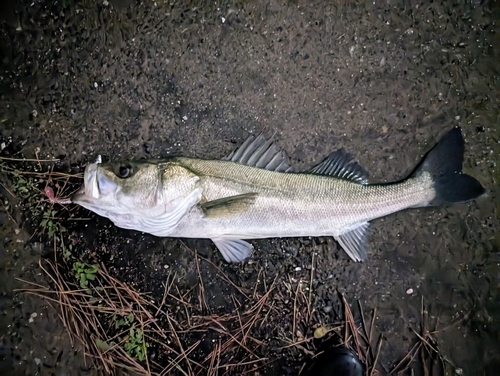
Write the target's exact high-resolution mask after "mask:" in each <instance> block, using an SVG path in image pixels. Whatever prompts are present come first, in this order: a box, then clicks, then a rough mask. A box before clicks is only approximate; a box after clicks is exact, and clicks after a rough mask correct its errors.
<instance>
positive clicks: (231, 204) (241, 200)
mask: <svg viewBox="0 0 500 376" xmlns="http://www.w3.org/2000/svg"><path fill="white" fill-rule="evenodd" d="M256 197H257V193H254V192H250V193H244V194H241V195H236V196H229V197H222V198H219V199H217V200H212V201H208V202H205V203H204V204H201V205H200V207H201V210H202V211H203V214H205V217H211V218H214V217H225V216H228V215H232V214H240V213H243V212H245V211H247V210H248V209H249V208H250V206H252V205H253V203H254V202H255V198H256Z"/></svg>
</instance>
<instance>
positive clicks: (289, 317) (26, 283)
mask: <svg viewBox="0 0 500 376" xmlns="http://www.w3.org/2000/svg"><path fill="white" fill-rule="evenodd" d="M5 4H7V5H6V8H5V11H4V12H0V57H1V60H0V183H1V185H0V199H1V200H0V201H1V204H0V235H1V236H0V307H1V310H0V338H1V341H0V373H2V372H3V373H5V374H13V375H24V374H29V375H34V374H56V375H63V374H65V375H68V374H75V375H96V374H106V373H107V374H112V373H116V374H119V373H122V374H127V373H130V372H131V370H135V372H137V373H148V372H150V373H151V374H154V373H156V374H162V372H163V374H168V373H170V374H181V375H184V374H200V373H201V374H214V375H215V374H218V375H222V374H245V373H246V374H269V375H297V374H299V373H303V372H304V370H305V368H306V367H307V365H309V364H310V363H311V362H312V361H313V359H315V357H316V356H318V354H320V353H321V352H322V351H323V350H326V349H327V348H328V347H329V346H335V345H339V344H344V345H346V346H348V347H350V348H352V349H353V350H354V351H355V352H357V354H358V355H359V356H360V358H361V359H362V360H363V361H366V363H367V369H366V372H367V374H369V375H376V374H380V375H385V374H390V373H391V372H393V374H401V375H428V374H446V375H448V374H449V375H453V374H459V373H460V372H462V374H464V375H468V374H485V375H490V374H491V375H494V374H495V371H496V370H497V369H498V366H499V364H500V359H499V357H498V351H497V349H498V348H499V340H498V338H500V326H499V324H498V323H499V322H500V316H499V312H500V306H499V303H498V302H499V301H500V300H499V299H498V298H499V293H500V289H499V281H500V280H499V275H500V274H499V273H500V271H499V270H500V269H499V265H500V253H499V247H500V238H499V232H498V228H500V220H499V216H498V213H499V210H500V206H499V203H500V200H499V188H498V187H499V184H498V181H499V179H500V174H499V169H498V167H497V166H498V163H499V155H500V146H499V145H500V144H499V142H498V140H499V139H500V133H499V128H498V119H499V118H500V112H499V107H498V103H500V100H499V89H498V88H499V87H500V86H499V82H498V80H499V72H500V69H499V61H500V56H499V53H498V51H499V50H498V49H497V48H495V46H496V45H498V38H499V37H498V32H499V30H498V19H500V17H499V14H500V13H499V8H498V4H497V3H496V2H488V1H483V2H481V1H470V2H465V1H464V2H433V3H428V4H427V3H425V2H421V3H418V2H417V3H415V2H409V3H404V2H391V1H389V2H384V3H381V2H378V1H375V2H369V3H361V4H354V3H341V2H329V1H314V2H307V3H301V2H300V1H299V2H290V3H286V4H285V3H280V2H261V1H256V2H238V1H236V2H224V1H221V2H211V3H210V4H207V3H206V2H196V1H194V2H191V3H186V2H184V1H179V2H177V1H170V2H162V1H157V2H148V1H142V2H140V1H137V2H135V1H109V2H107V1H103V2H98V3H96V2H94V1H79V2H68V1H44V0H39V1H30V2H23V1H21V2H14V1H7V2H5ZM454 126H460V127H461V128H462V132H463V134H464V137H465V141H466V151H465V159H464V172H466V173H468V174H470V175H472V176H474V177H476V178H477V179H478V180H479V181H480V182H481V183H482V185H483V186H485V187H486V189H487V192H486V194H485V195H484V196H483V197H481V198H480V199H478V200H476V201H474V202H471V203H469V204H466V205H454V206H451V207H448V208H429V209H418V210H411V211H410V210H409V211H406V212H401V213H397V214H394V215H391V216H388V217H385V218H382V219H379V220H376V221H373V223H372V224H371V235H370V247H369V252H368V253H369V256H368V260H367V262H365V263H353V262H351V261H350V260H349V259H348V258H347V256H346V255H345V254H344V253H343V251H342V250H341V249H340V247H339V246H338V245H337V244H336V243H335V242H334V241H333V239H331V238H299V239H268V240H258V241H253V242H252V244H253V246H254V248H255V252H254V255H253V256H252V258H251V259H250V260H249V262H247V263H245V264H238V265H228V264H227V263H225V262H224V260H223V259H222V258H221V256H220V255H219V254H218V251H217V250H216V248H215V247H214V245H213V244H212V243H211V242H210V241H205V240H193V239H170V238H164V239H161V238H156V237H153V236H150V235H147V234H142V233H138V232H134V231H128V230H123V229H119V228H116V227H115V226H113V225H112V224H111V223H110V222H109V221H108V220H106V219H104V218H101V217H98V216H96V215H94V214H92V213H90V212H88V211H86V210H84V209H82V208H80V207H77V206H76V205H70V204H64V205H59V204H56V203H54V202H53V201H54V200H51V198H50V197H47V195H46V193H45V192H46V188H48V187H50V188H51V189H52V190H53V196H54V198H57V199H65V198H67V197H70V196H71V194H72V193H73V192H74V191H76V190H78V188H79V186H80V184H81V178H82V172H83V168H84V166H85V165H86V164H87V163H88V162H89V161H93V160H95V157H96V156H97V155H98V154H102V155H103V156H105V157H106V158H109V159H121V160H127V159H141V158H146V159H147V158H161V157H167V156H171V155H185V156H193V157H200V158H214V159H219V158H222V157H224V156H226V155H228V154H229V153H230V152H231V151H232V150H233V149H234V148H235V147H237V146H239V145H241V143H242V142H243V140H244V139H245V138H246V137H247V136H248V135H249V134H259V133H261V132H270V133H276V138H277V145H278V146H279V147H280V148H282V149H284V150H285V151H287V152H288V154H289V155H290V158H291V161H292V162H293V164H294V168H295V169H296V170H297V171H305V170H307V169H308V168H310V167H311V166H314V165H315V164H317V163H318V162H320V161H321V160H322V159H323V158H324V157H325V156H327V155H328V154H329V153H331V152H332V151H334V150H337V149H340V148H344V149H345V150H346V151H348V152H349V153H351V154H353V155H354V157H355V159H356V160H357V161H358V162H359V164H360V165H361V166H363V168H364V169H366V170H367V171H368V172H369V173H370V175H371V177H372V179H373V181H378V182H388V181H394V180H397V179H399V178H402V177H404V176H405V175H406V174H408V173H409V172H410V171H411V170H412V169H413V168H414V167H415V165H416V164H417V163H418V161H419V160H420V159H421V157H422V155H424V154H425V153H426V152H427V151H428V150H429V149H430V148H431V147H432V146H433V145H434V144H435V142H436V141H437V140H438V139H439V138H440V136H441V135H443V134H444V133H446V131H448V130H449V129H451V128H452V127H454ZM50 194H51V193H50V191H49V195H50ZM348 310H349V312H350V313H349V312H348ZM356 338H357V339H356Z"/></svg>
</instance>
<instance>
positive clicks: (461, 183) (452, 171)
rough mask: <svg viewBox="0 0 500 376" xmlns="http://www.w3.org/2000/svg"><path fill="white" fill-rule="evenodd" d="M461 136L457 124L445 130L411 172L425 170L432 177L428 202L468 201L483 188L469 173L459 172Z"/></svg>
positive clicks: (442, 203) (462, 147)
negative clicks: (432, 195) (432, 189)
mask: <svg viewBox="0 0 500 376" xmlns="http://www.w3.org/2000/svg"><path fill="white" fill-rule="evenodd" d="M464 149H465V146H464V139H463V137H462V132H461V130H460V128H458V127H455V128H453V129H452V130H451V131H449V132H448V133H446V134H445V135H444V136H443V137H442V138H441V140H440V141H439V142H438V143H437V145H436V146H434V148H433V149H432V150H431V151H430V152H429V153H427V155H426V156H425V158H424V160H423V161H422V163H421V164H420V165H419V166H418V168H417V169H416V170H415V173H414V176H419V175H421V174H422V173H424V172H428V173H429V174H430V175H431V177H432V180H433V181H434V189H435V190H436V197H435V199H434V200H433V201H432V202H430V203H429V205H446V204H450V203H453V202H463V201H469V200H472V199H474V198H476V197H479V196H481V195H482V194H483V193H484V188H483V186H482V185H481V183H479V182H478V181H477V180H476V179H474V178H473V177H472V176H469V175H466V174H462V163H463V160H464Z"/></svg>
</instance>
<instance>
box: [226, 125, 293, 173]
mask: <svg viewBox="0 0 500 376" xmlns="http://www.w3.org/2000/svg"><path fill="white" fill-rule="evenodd" d="M224 160H227V161H231V162H238V163H242V164H246V165H248V166H253V167H259V168H264V169H266V170H270V171H279V172H291V171H292V167H291V166H290V164H289V163H288V162H287V160H288V157H287V155H286V153H285V152H283V151H282V150H280V149H278V148H277V147H276V145H275V144H274V135H272V136H271V137H269V138H268V139H266V137H265V136H264V134H262V133H261V134H260V135H258V136H257V137H255V136H254V135H250V136H249V137H248V138H247V139H246V140H245V142H244V143H243V144H242V145H241V146H240V147H239V148H237V149H235V150H234V151H233V152H232V153H231V154H230V155H229V156H228V157H226V158H224Z"/></svg>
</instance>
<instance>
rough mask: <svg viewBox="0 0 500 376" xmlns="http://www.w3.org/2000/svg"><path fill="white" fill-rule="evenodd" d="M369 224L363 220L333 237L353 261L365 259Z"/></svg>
mask: <svg viewBox="0 0 500 376" xmlns="http://www.w3.org/2000/svg"><path fill="white" fill-rule="evenodd" d="M369 225H370V224H369V223H368V222H365V223H363V224H361V225H360V226H359V227H356V228H355V229H353V230H351V231H348V232H346V233H344V234H342V235H338V236H335V237H334V238H335V240H336V241H337V242H339V244H340V245H341V246H342V248H343V249H344V251H345V252H346V253H347V254H348V255H349V257H350V258H351V259H352V260H353V261H364V260H366V257H367V251H366V247H367V239H368V231H367V230H368V226H369Z"/></svg>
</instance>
